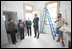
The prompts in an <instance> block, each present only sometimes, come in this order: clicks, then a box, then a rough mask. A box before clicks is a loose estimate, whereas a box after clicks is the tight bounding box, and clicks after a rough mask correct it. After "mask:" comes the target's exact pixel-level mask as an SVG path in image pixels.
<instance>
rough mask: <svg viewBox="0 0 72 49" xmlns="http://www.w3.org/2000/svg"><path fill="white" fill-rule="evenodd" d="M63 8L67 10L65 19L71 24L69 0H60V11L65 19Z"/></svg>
mask: <svg viewBox="0 0 72 49" xmlns="http://www.w3.org/2000/svg"><path fill="white" fill-rule="evenodd" d="M65 9H66V10H67V19H68V23H69V26H71V1H61V2H60V13H61V14H62V16H63V18H65V19H66V15H65Z"/></svg>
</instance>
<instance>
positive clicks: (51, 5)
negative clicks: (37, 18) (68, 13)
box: [45, 1, 59, 24]
mask: <svg viewBox="0 0 72 49" xmlns="http://www.w3.org/2000/svg"><path fill="white" fill-rule="evenodd" d="M46 7H47V9H48V11H49V14H50V17H51V20H52V23H53V24H54V21H55V20H56V17H57V14H58V13H59V2H58V1H57V2H55V1H54V2H53V1H51V2H48V3H46ZM45 23H46V24H49V22H48V18H46V20H45Z"/></svg>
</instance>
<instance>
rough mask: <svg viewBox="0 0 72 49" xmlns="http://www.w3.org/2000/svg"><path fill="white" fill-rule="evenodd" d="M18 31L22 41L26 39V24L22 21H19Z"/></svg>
mask: <svg viewBox="0 0 72 49" xmlns="http://www.w3.org/2000/svg"><path fill="white" fill-rule="evenodd" d="M18 29H19V33H20V38H21V40H22V39H24V23H23V22H22V20H19V24H18Z"/></svg>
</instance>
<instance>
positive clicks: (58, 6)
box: [45, 1, 60, 25]
mask: <svg viewBox="0 0 72 49" xmlns="http://www.w3.org/2000/svg"><path fill="white" fill-rule="evenodd" d="M56 2H57V14H58V13H59V12H60V1H49V2H47V3H45V7H46V8H47V6H48V5H49V4H52V3H56ZM53 8H54V7H53ZM51 19H56V18H51ZM46 22H47V17H46V18H45V24H46V25H49V24H47V23H46Z"/></svg>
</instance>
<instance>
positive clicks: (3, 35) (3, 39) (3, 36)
mask: <svg viewBox="0 0 72 49" xmlns="http://www.w3.org/2000/svg"><path fill="white" fill-rule="evenodd" d="M1 9H2V8H1ZM2 16H3V13H2V10H1V46H3V45H5V44H7V43H8V40H7V34H6V29H5V24H4V20H3V17H2Z"/></svg>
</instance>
